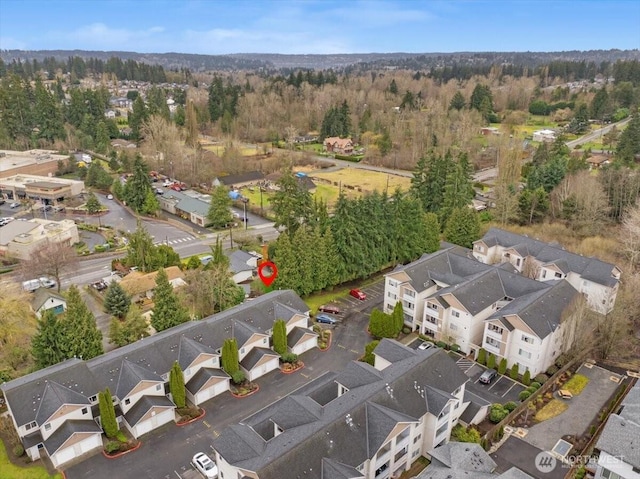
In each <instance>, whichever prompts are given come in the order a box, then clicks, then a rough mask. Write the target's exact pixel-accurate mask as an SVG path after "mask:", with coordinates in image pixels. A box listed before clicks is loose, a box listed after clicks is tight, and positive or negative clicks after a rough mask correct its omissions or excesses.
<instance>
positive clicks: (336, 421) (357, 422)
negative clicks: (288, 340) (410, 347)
mask: <svg viewBox="0 0 640 479" xmlns="http://www.w3.org/2000/svg"><path fill="white" fill-rule="evenodd" d="M352 364H354V363H352ZM365 366H368V365H365ZM367 371H368V369H367V368H360V367H359V368H355V369H353V370H351V372H350V373H349V374H348V375H347V376H349V377H351V375H353V374H355V373H356V372H361V373H362V372H364V373H365V374H366V373H367ZM378 373H379V376H378V378H377V379H374V377H371V378H370V379H371V381H365V382H364V384H362V385H361V386H359V387H357V388H355V389H352V390H350V391H348V392H346V393H344V394H343V395H341V396H340V397H337V393H336V394H333V395H332V396H333V399H331V400H329V401H328V402H326V403H325V404H324V406H323V405H322V404H320V403H317V406H314V407H321V408H322V409H321V410H322V414H321V415H319V417H318V419H317V420H316V421H311V422H307V420H309V419H312V416H318V414H317V413H315V414H309V412H308V409H307V407H308V405H309V404H313V403H307V404H308V405H307V406H305V407H304V410H306V411H307V412H304V413H302V415H303V416H304V418H305V421H302V422H303V424H297V425H296V427H293V428H291V429H289V430H285V431H284V432H282V433H281V434H278V435H276V436H272V435H271V434H270V433H269V432H268V424H267V421H268V419H269V418H270V417H276V416H277V415H279V414H286V413H287V411H289V410H290V409H291V408H293V405H292V403H291V402H289V401H286V400H285V399H282V400H280V401H277V402H276V403H274V404H272V405H270V406H269V407H268V408H266V409H264V410H262V411H260V412H258V413H256V414H255V415H254V416H251V417H249V418H247V419H246V420H244V421H243V422H242V423H241V424H239V425H235V426H232V427H231V428H227V429H225V430H223V432H222V434H221V435H220V436H219V437H218V438H216V439H215V440H214V443H213V446H214V449H215V450H216V451H217V452H218V453H220V454H221V455H222V457H224V459H225V460H226V461H228V462H229V463H230V464H233V465H235V466H238V467H242V468H246V469H248V470H251V471H256V472H257V473H258V474H259V475H260V477H261V479H282V478H283V477H305V478H307V479H320V478H321V473H322V464H323V459H330V460H332V461H333V462H336V463H340V464H344V465H346V466H349V467H352V468H353V467H357V466H358V465H359V464H361V463H362V462H364V461H365V460H366V459H367V458H370V457H372V455H373V454H375V452H376V451H375V450H372V449H373V448H375V447H376V445H377V444H378V443H380V441H384V439H386V435H388V430H389V427H392V426H391V424H392V423H394V424H393V425H395V424H397V423H398V422H406V421H414V422H415V421H417V420H416V419H414V418H418V417H421V416H423V415H424V414H425V413H426V412H427V402H426V400H425V398H423V397H422V396H421V395H420V393H419V392H418V391H417V390H416V389H415V387H414V384H419V385H421V386H422V387H424V386H425V385H427V384H429V385H432V386H433V387H435V388H438V389H441V390H442V392H443V394H450V393H452V392H453V391H455V390H456V389H458V388H459V387H460V386H461V385H462V384H464V383H465V382H466V381H467V379H468V378H467V377H466V376H465V375H464V373H462V371H461V370H460V369H459V368H458V367H457V366H456V364H455V361H454V360H453V359H452V358H450V357H449V356H448V355H447V354H446V352H445V351H443V350H441V349H439V348H438V349H437V350H434V351H433V352H431V351H425V354H420V355H417V354H416V355H414V356H412V357H409V358H407V359H405V360H403V361H399V362H397V363H394V364H391V365H390V366H389V367H387V368H385V369H384V370H383V371H379V372H378ZM341 376H342V377H343V378H344V377H345V376H344V375H341V374H338V375H336V374H334V373H327V374H324V375H322V376H320V377H319V378H317V379H315V380H314V381H311V382H310V383H308V384H307V385H305V386H303V387H302V388H300V389H298V390H297V391H296V397H298V398H297V399H296V401H299V400H300V399H299V397H300V396H306V397H307V398H308V399H309V400H313V402H316V400H315V398H317V397H323V398H324V397H325V396H331V395H330V394H328V392H329V390H331V389H333V390H334V391H337V388H338V385H337V384H336V382H337V380H338V378H339V377H341ZM323 402H324V401H323ZM299 406H300V404H299V403H297V405H296V406H295V407H296V408H297V407H299ZM252 425H253V426H252ZM254 427H255V428H254ZM258 430H259V431H260V432H259V431H258ZM385 433H386V435H385ZM261 434H263V436H261ZM369 434H371V436H369ZM383 436H385V437H384V438H383ZM265 437H267V438H268V440H265V439H264V438H265ZM294 458H295V459H294ZM338 477H340V476H338ZM347 477H349V476H347ZM355 477H358V476H355Z"/></svg>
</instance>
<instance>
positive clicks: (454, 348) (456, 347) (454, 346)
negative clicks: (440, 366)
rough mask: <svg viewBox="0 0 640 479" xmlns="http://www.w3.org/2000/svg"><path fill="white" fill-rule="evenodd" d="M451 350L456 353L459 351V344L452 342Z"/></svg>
mask: <svg viewBox="0 0 640 479" xmlns="http://www.w3.org/2000/svg"><path fill="white" fill-rule="evenodd" d="M450 349H451V351H455V352H456V353H457V352H459V351H460V345H459V344H452V345H451V348H450Z"/></svg>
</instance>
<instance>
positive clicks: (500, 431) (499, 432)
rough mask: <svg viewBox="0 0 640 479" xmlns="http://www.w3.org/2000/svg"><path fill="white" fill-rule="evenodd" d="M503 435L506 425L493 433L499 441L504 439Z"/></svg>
mask: <svg viewBox="0 0 640 479" xmlns="http://www.w3.org/2000/svg"><path fill="white" fill-rule="evenodd" d="M505 417H506V416H505ZM503 436H504V426H500V428H499V429H498V430H497V431H496V432H495V433H494V434H493V440H494V441H496V442H497V441H499V440H500V439H502V437H503Z"/></svg>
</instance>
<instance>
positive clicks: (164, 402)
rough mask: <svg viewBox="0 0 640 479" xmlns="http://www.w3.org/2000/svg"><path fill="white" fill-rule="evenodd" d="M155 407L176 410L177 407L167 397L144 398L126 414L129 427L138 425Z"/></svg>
mask: <svg viewBox="0 0 640 479" xmlns="http://www.w3.org/2000/svg"><path fill="white" fill-rule="evenodd" d="M153 407H165V408H174V407H176V405H175V404H173V402H172V401H171V400H170V399H169V398H168V397H167V396H142V397H141V398H140V399H139V400H138V402H137V403H135V404H134V405H133V407H132V408H131V409H129V410H128V411H127V412H126V413H125V415H124V418H125V419H126V420H127V422H128V423H129V425H130V426H132V427H133V426H135V425H136V424H138V422H139V421H140V419H142V418H143V416H144V415H145V414H147V412H149V410H150V409H151V408H153Z"/></svg>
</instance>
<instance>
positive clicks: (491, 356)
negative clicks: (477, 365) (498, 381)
mask: <svg viewBox="0 0 640 479" xmlns="http://www.w3.org/2000/svg"><path fill="white" fill-rule="evenodd" d="M487 367H488V368H489V369H495V368H496V356H495V354H489V357H488V358H487Z"/></svg>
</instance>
